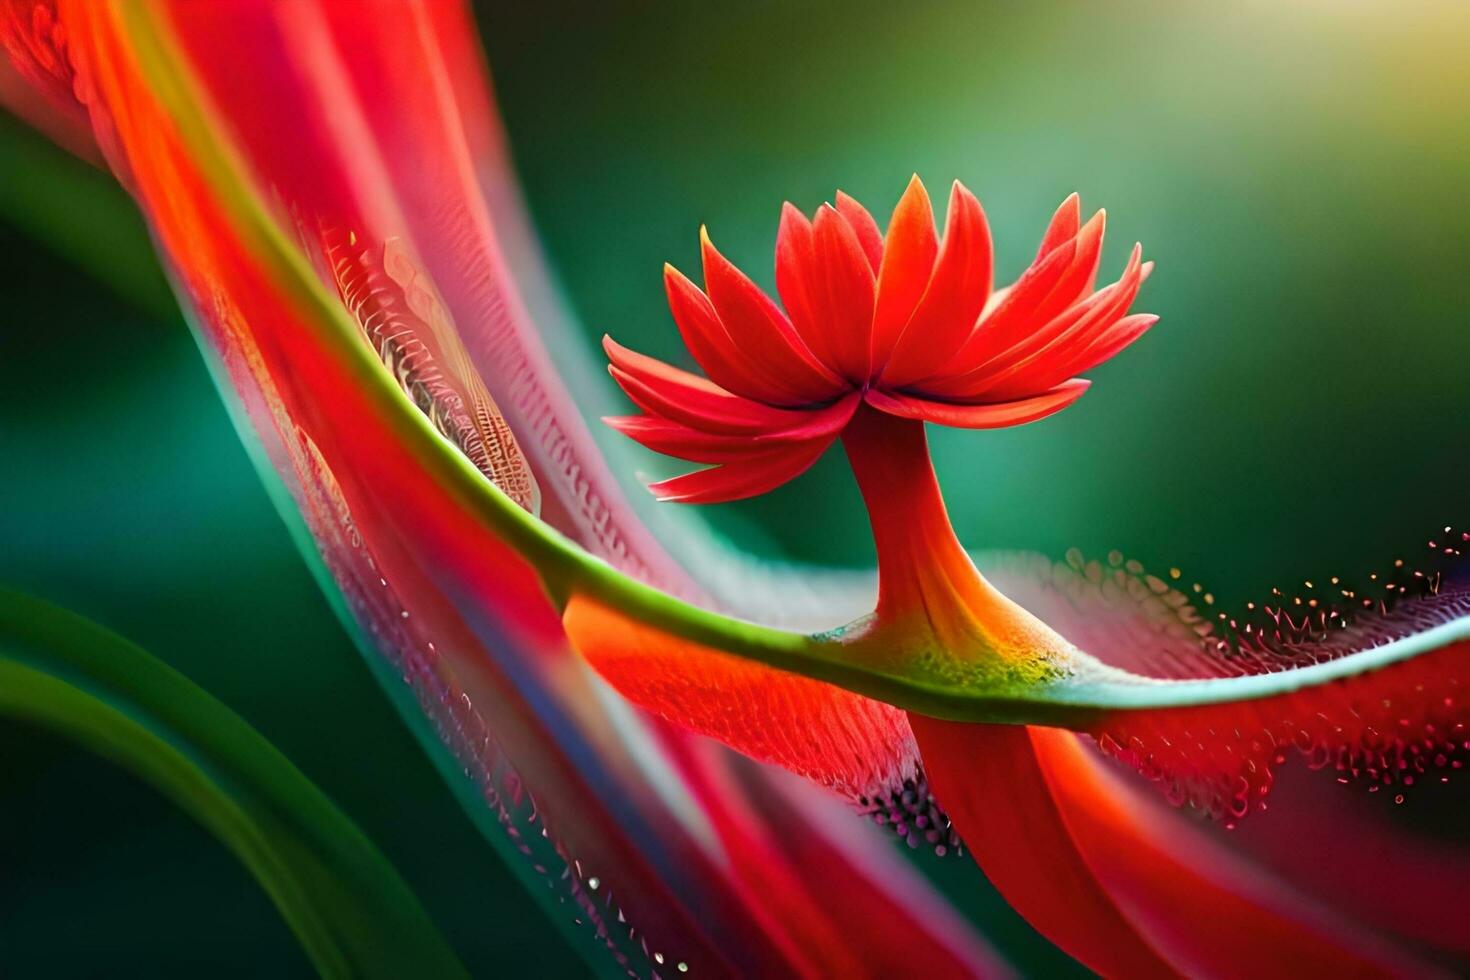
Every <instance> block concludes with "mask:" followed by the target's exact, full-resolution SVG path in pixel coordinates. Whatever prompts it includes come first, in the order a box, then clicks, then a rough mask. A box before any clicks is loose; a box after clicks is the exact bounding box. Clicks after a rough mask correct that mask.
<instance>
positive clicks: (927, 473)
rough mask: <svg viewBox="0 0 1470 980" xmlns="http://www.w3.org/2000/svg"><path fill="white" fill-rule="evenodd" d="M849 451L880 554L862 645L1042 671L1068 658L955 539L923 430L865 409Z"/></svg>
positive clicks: (848, 433)
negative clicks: (874, 600)
mask: <svg viewBox="0 0 1470 980" xmlns="http://www.w3.org/2000/svg"><path fill="white" fill-rule="evenodd" d="M842 445H843V448H844V449H845V450H846V451H847V458H848V461H849V463H850V464H851V466H852V471H853V475H854V476H855V477H856V478H857V484H858V489H859V490H860V491H861V492H862V495H863V501H864V503H866V504H867V507H868V518H869V521H870V522H871V523H872V527H873V542H874V544H875V545H876V547H877V550H878V605H877V608H876V609H875V610H874V614H873V618H872V620H871V621H870V622H869V623H868V625H867V626H866V628H865V629H863V630H862V635H863V637H865V638H866V639H867V640H868V641H870V642H874V643H875V644H876V646H878V647H879V648H886V649H887V650H888V651H891V652H894V653H899V652H903V653H909V654H918V653H926V654H928V655H931V656H934V657H937V658H939V659H942V660H951V661H966V662H970V663H990V664H992V665H1004V666H1005V667H1006V668H1007V669H1008V670H1009V669H1013V668H1016V667H1020V666H1022V665H1024V664H1028V663H1029V664H1031V665H1033V666H1035V667H1041V666H1042V664H1043V662H1045V661H1051V660H1053V655H1055V654H1057V653H1058V652H1060V651H1061V650H1063V649H1065V648H1066V644H1065V641H1062V640H1061V638H1060V637H1058V636H1057V635H1056V634H1055V633H1053V632H1052V631H1051V630H1050V629H1049V628H1047V627H1046V626H1045V625H1044V624H1043V623H1041V622H1040V621H1039V620H1037V619H1036V618H1035V617H1034V616H1032V615H1031V614H1030V613H1028V612H1026V611H1025V610H1024V609H1022V608H1021V607H1020V606H1018V605H1016V604H1015V603H1014V602H1011V600H1009V599H1007V598H1006V597H1005V596H1004V595H1002V594H1001V593H1000V592H999V591H997V590H996V589H995V588H994V587H993V586H992V585H991V584H990V583H989V582H987V581H986V580H985V578H984V576H982V575H981V574H980V572H979V570H978V569H976V568H975V564H974V562H972V561H971V560H970V556H969V554H968V553H967V552H966V551H965V549H964V547H963V546H962V545H961V544H960V542H959V539H958V538H957V537H956V536H955V532H954V526H953V525H952V524H951V523H950V520H949V512H948V511H947V510H946V509H945V506H944V497H943V495H942V494H941V493H940V490H939V481H938V479H937V478H936V476H935V474H934V465H933V463H932V462H931V461H930V459H929V444H928V440H927V439H926V437H925V434H924V423H923V422H920V421H917V420H913V419H904V418H897V417H895V416H892V415H888V414H885V413H883V412H879V411H877V410H876V409H873V408H871V407H869V406H867V405H864V406H862V407H861V408H859V409H858V411H857V414H856V415H854V416H853V419H852V421H851V422H850V423H849V424H848V427H847V429H846V430H845V431H844V432H843V435H842Z"/></svg>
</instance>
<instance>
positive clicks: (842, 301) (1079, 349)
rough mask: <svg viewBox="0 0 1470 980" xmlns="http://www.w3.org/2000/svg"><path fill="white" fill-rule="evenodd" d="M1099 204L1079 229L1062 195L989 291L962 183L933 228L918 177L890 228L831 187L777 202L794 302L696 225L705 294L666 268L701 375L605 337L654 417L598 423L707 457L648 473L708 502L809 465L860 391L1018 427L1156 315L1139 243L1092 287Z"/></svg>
mask: <svg viewBox="0 0 1470 980" xmlns="http://www.w3.org/2000/svg"><path fill="white" fill-rule="evenodd" d="M1103 225H1104V214H1103V212H1101V211H1099V212H1098V213H1097V214H1096V215H1094V216H1093V217H1092V218H1091V219H1090V220H1089V221H1088V222H1087V223H1086V224H1081V222H1080V213H1079V206H1078V199H1077V195H1075V194H1074V195H1072V196H1071V197H1069V198H1067V200H1066V201H1064V202H1062V206H1061V207H1060V208H1058V209H1057V213H1056V214H1055V215H1054V216H1053V217H1052V220H1051V224H1050V226H1049V227H1048V228H1047V230H1046V234H1045V235H1044V236H1043V238H1042V240H1041V248H1040V249H1039V250H1038V252H1037V254H1036V260H1035V261H1034V262H1032V264H1031V266H1030V268H1028V269H1027V270H1026V271H1025V272H1024V273H1023V274H1022V275H1021V277H1020V278H1019V279H1018V280H1016V282H1015V283H1013V284H1012V285H1011V286H1009V287H1006V288H1004V289H1000V290H994V291H992V289H991V286H992V248H991V240H990V229H989V226H988V225H987V223H986V220H985V212H984V211H982V210H981V208H980V202H979V201H977V200H976V199H975V196H974V195H973V194H971V193H970V192H969V191H968V190H967V189H966V188H965V187H964V186H963V185H962V184H960V183H959V182H958V181H956V182H955V184H954V187H953V189H952V191H951V193H950V199H949V215H948V217H947V218H946V220H945V233H944V238H943V240H940V239H939V237H938V236H937V235H936V234H935V230H934V217H933V213H932V210H931V208H930V205H929V195H928V194H927V193H926V192H925V190H924V185H923V183H921V182H920V180H919V178H918V177H917V176H916V177H914V178H913V179H912V180H911V181H910V182H909V186H908V189H907V190H906V191H905V192H904V195H903V197H902V199H900V200H899V202H898V207H896V208H895V209H894V212H893V218H892V219H891V220H890V221H889V224H888V233H887V235H886V236H885V235H882V234H880V232H879V230H878V225H877V222H875V221H874V220H873V217H872V215H870V214H869V213H868V212H867V210H866V209H864V208H863V206H862V205H861V204H859V203H858V202H857V201H855V200H853V199H852V198H850V197H848V196H847V195H846V194H843V193H841V192H840V191H839V192H838V194H837V206H836V207H833V206H832V205H830V204H824V205H822V207H821V208H819V209H818V210H817V216H816V219H815V220H812V221H808V220H807V219H806V217H805V216H804V215H802V214H801V212H800V211H798V210H797V209H796V208H795V207H794V206H792V205H791V204H787V205H786V206H785V208H784V210H783V211H782V214H781V228H780V231H779V233H778V234H777V238H776V287H777V290H778V291H779V292H780V294H781V300H782V302H783V303H784V304H785V306H786V312H784V313H783V312H782V310H781V309H780V308H779V307H778V306H777V305H776V304H775V302H773V301H772V300H771V299H770V298H769V297H768V296H766V294H765V293H764V292H762V291H761V289H760V288H759V287H758V286H756V285H755V283H753V282H751V280H750V279H749V278H748V277H746V276H745V275H744V274H743V273H742V272H741V271H740V270H739V269H737V268H736V267H735V266H734V265H732V264H731V263H730V262H729V261H728V260H727V259H726V258H725V257H724V256H723V255H721V254H720V253H719V252H718V251H717V250H716V249H715V247H714V245H713V244H711V242H710V240H709V235H708V234H707V233H705V232H703V231H701V234H700V241H701V247H702V251H703V255H704V279H705V291H701V290H700V289H699V287H697V286H695V285H694V283H692V282H690V281H689V279H688V278H686V277H685V276H684V275H683V274H681V273H680V272H679V271H678V270H676V269H674V268H673V267H672V266H665V267H664V283H665V286H666V287H667V289H668V294H669V306H670V308H671V309H672V310H673V314H674V320H675V322H676V323H677V324H678V326H679V332H680V333H681V334H682V335H683V337H684V342H685V344H687V345H688V347H689V350H690V352H691V353H692V354H693V355H694V359H695V360H696V361H698V362H699V365H700V367H702V368H703V369H704V371H705V374H706V375H708V379H707V380H706V379H705V378H700V377H698V376H696V375H693V374H690V373H688V372H685V371H680V370H678V369H677V368H673V367H670V366H669V365H667V364H663V363H661V362H659V361H655V360H653V359H651V358H648V357H645V356H643V355H641V354H637V353H635V352H633V351H630V350H628V349H626V348H624V347H622V346H620V345H619V344H617V343H616V342H615V341H613V340H612V339H611V338H607V339H606V340H605V341H604V346H605V347H606V349H607V353H608V357H609V358H610V359H611V361H612V365H611V368H610V370H611V372H612V375H613V377H614V378H615V379H616V380H617V382H618V384H619V385H621V386H622V388H623V390H624V391H625V392H627V394H628V397H629V398H631V399H632V400H633V402H634V403H635V404H637V405H638V407H639V408H641V409H643V411H645V412H646V413H648V414H647V415H643V416H631V417H622V418H611V419H608V420H607V421H608V423H609V424H610V425H612V426H613V427H614V428H616V429H618V430H619V431H621V432H623V433H625V434H626V435H628V436H630V437H631V438H633V439H635V440H637V441H638V442H640V443H642V444H643V445H644V446H647V447H648V448H650V449H652V450H654V451H656V452H660V453H664V454H667V455H670V456H677V457H679V458H681V459H687V460H689V461H691V462H695V463H714V464H718V465H716V466H714V467H713V468H711V469H707V470H703V471H701V472H697V473H691V474H687V475H685V476H681V477H677V478H675V479H672V480H665V481H663V482H662V483H657V484H654V485H653V486H652V487H651V488H650V489H652V490H653V492H654V493H655V494H657V495H658V496H659V497H660V498H661V499H663V500H675V501H680V502H683V503H715V502H719V501H726V500H737V499H740V498H742V497H750V496H754V495H756V494H760V493H764V492H766V491H768V490H771V489H773V488H775V487H777V486H779V485H781V484H782V483H785V482H786V481H787V480H790V479H792V478H793V477H796V476H798V475H800V474H801V473H802V472H804V471H805V470H806V469H807V468H808V467H809V466H811V465H812V463H814V462H815V461H816V459H817V457H818V456H820V455H821V454H822V452H823V450H825V449H826V448H827V447H828V446H829V445H831V443H832V441H833V440H834V439H836V438H837V437H838V435H840V434H841V433H842V431H843V429H844V428H845V427H846V426H847V424H848V422H849V421H850V420H851V419H852V417H853V414H854V412H856V411H857V409H858V406H859V405H861V404H863V403H866V404H868V405H870V406H872V407H873V408H875V409H878V410H879V411H882V412H886V413H888V414H890V415H895V416H899V417H902V418H908V419H919V420H923V421H927V422H936V423H939V424H941V425H950V426H959V427H962V428H970V429H992V428H1001V427H1003V426H1010V425H1020V424H1022V423H1025V422H1033V421H1035V420H1037V419H1040V418H1045V417H1046V416H1048V415H1051V414H1053V413H1054V412H1059V411H1061V410H1062V409H1063V408H1066V407H1067V406H1068V405H1070V404H1072V403H1073V402H1074V401H1076V400H1077V399H1078V398H1080V397H1081V396H1082V393H1083V392H1084V391H1086V390H1087V386H1088V384H1089V382H1087V381H1086V380H1084V379H1082V378H1078V377H1076V375H1077V374H1080V373H1081V372H1083V371H1086V370H1088V369H1089V368H1092V367H1095V366H1096V365H1098V364H1100V363H1102V362H1103V361H1105V360H1107V359H1108V358H1110V357H1112V356H1113V355H1114V354H1116V353H1118V352H1119V351H1120V350H1122V349H1123V348H1124V347H1126V346H1128V345H1129V344H1131V343H1132V342H1133V341H1134V340H1137V339H1138V337H1139V336H1141V335H1142V334H1143V332H1144V331H1146V330H1147V329H1148V328H1149V327H1151V326H1152V325H1153V324H1154V323H1155V321H1157V319H1158V318H1157V317H1155V316H1151V315H1148V314H1135V315H1133V316H1128V315H1127V312H1128V307H1129V306H1130V305H1131V304H1132V303H1133V299H1134V297H1135V296H1136V295H1137V294H1138V287H1139V285H1140V284H1141V283H1142V282H1143V280H1144V279H1145V278H1147V276H1148V273H1149V271H1150V269H1151V267H1152V263H1145V262H1142V261H1141V258H1140V247H1139V246H1137V245H1135V246H1134V248H1133V253H1132V255H1131V256H1130V257H1129V260H1128V264H1127V267H1126V268H1125V269H1124V271H1123V274H1122V276H1121V277H1120V278H1119V279H1118V281H1117V282H1114V283H1112V284H1110V285H1108V286H1105V287H1104V288H1102V289H1100V290H1097V291H1094V290H1093V287H1094V284H1095V282H1096V278H1097V270H1098V263H1099V260H1100V259H1101V255H1102V240H1103Z"/></svg>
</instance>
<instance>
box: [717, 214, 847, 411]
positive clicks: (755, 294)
mask: <svg viewBox="0 0 1470 980" xmlns="http://www.w3.org/2000/svg"><path fill="white" fill-rule="evenodd" d="M700 244H701V249H702V252H703V256H704V281H705V287H706V288H707V289H708V290H709V301H710V303H712V304H713V306H714V309H715V310H716V311H717V312H718V314H719V318H720V320H721V321H722V322H723V323H724V325H725V329H726V330H727V331H728V334H729V338H730V346H731V348H732V351H731V356H732V357H735V358H738V359H740V360H742V361H743V362H744V363H746V364H748V365H750V366H751V370H756V371H763V372H764V373H765V374H767V375H768V376H769V378H770V382H771V383H770V389H771V390H772V391H773V392H774V394H773V395H771V396H768V397H767V399H766V400H769V401H771V402H772V403H774V404H791V405H800V404H810V403H812V402H821V401H827V400H829V399H831V398H833V397H834V396H835V395H837V394H839V393H841V392H842V391H844V390H846V389H847V387H848V386H847V385H846V383H845V382H843V380H842V379H841V378H839V377H837V375H835V374H833V373H832V372H831V371H830V370H828V369H827V368H826V367H825V366H824V365H823V364H822V362H820V361H819V360H817V358H816V356H815V355H814V354H813V353H812V352H811V350H809V349H808V348H807V345H806V343H805V342H804V341H803V340H802V339H801V337H799V336H798V335H797V333H796V329H795V328H794V327H793V326H792V325H791V321H790V320H788V319H787V318H786V314H784V313H782V312H781V309H780V307H778V306H777V305H776V304H775V303H774V302H773V301H772V300H771V298H770V297H769V296H767V295H766V294H765V292H764V291H762V290H761V288H760V287H759V286H757V285H756V284H755V283H753V282H751V281H750V279H749V277H747V276H746V275H745V274H744V273H743V272H741V271H740V270H739V269H737V268H736V267H735V266H734V265H733V264H732V263H731V262H730V261H729V260H727V259H726V258H725V257H724V256H723V255H721V254H720V253H719V252H718V251H717V250H716V249H715V247H714V245H713V244H711V243H710V240H709V236H708V235H707V234H705V233H704V231H703V230H702V229H701V231H700ZM711 377H713V375H711Z"/></svg>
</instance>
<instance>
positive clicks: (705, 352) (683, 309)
mask: <svg viewBox="0 0 1470 980" xmlns="http://www.w3.org/2000/svg"><path fill="white" fill-rule="evenodd" d="M705 241H706V242H707V241H708V238H706V239H705ZM710 247H711V248H713V246H710ZM664 291H665V292H666V293H667V294H668V298H669V311H670V312H671V313H672V314H673V316H674V323H676V324H677V325H678V327H679V335H680V336H681V337H683V338H684V346H685V347H687V348H689V353H691V354H692V355H694V360H695V361H697V362H698V363H699V366H700V367H701V368H703V369H704V373H705V374H706V375H708V376H709V379H710V380H711V381H713V382H714V383H715V384H717V385H719V386H720V387H721V388H724V389H726V390H727V391H729V392H731V393H732V394H736V395H740V396H741V397H743V398H749V399H752V400H755V401H763V402H780V401H782V400H783V399H785V398H788V397H789V392H787V391H785V390H784V389H783V388H781V387H780V386H778V385H775V384H772V383H770V382H769V380H768V378H769V372H767V371H762V370H761V369H760V366H759V365H758V362H756V361H754V360H753V359H751V358H747V357H742V356H741V355H740V354H739V353H738V352H737V350H736V347H735V342H734V341H733V340H731V338H730V334H729V333H728V332H727V331H726V329H725V324H724V323H723V322H721V320H720V316H719V314H718V313H716V312H715V308H714V306H713V305H712V304H711V303H710V301H709V299H708V297H706V296H705V295H704V293H703V292H702V291H701V290H700V289H699V287H698V286H696V285H694V283H692V282H690V281H689V280H688V278H686V277H685V276H684V274H683V273H681V272H680V271H679V270H678V269H675V268H674V267H673V266H672V265H665V266H664Z"/></svg>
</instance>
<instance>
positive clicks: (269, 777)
mask: <svg viewBox="0 0 1470 980" xmlns="http://www.w3.org/2000/svg"><path fill="white" fill-rule="evenodd" d="M0 715H3V716H5V717H8V718H12V719H15V720H17V721H21V722H25V723H29V724H33V725H37V726H40V727H43V728H46V729H48V730H50V731H53V732H56V733H57V734H59V735H62V736H64V737H66V738H69V739H71V740H73V741H75V742H77V743H78V744H80V745H83V746H85V747H86V748H88V749H91V750H92V751H95V752H97V753H98V754H100V755H102V756H105V757H107V758H109V759H111V760H113V761H114V762H117V763H118V764H120V765H123V766H125V767H126V768H128V769H130V770H131V771H132V772H133V773H135V774H136V775H137V776H139V777H140V778H142V779H143V780H145V781H147V782H148V783H150V784H152V785H153V786H154V787H155V788H156V789H158V790H159V791H160V792H161V793H163V794H164V795H165V796H167V797H169V798H170V799H171V800H173V802H175V803H176V804H178V805H179V806H180V807H181V808H183V809H184V810H186V811H187V812H188V813H189V814H190V815H191V816H193V817H194V819H196V820H198V821H199V823H201V824H202V825H203V826H204V827H205V828H206V829H208V830H209V831H210V832H211V833H213V834H214V835H215V836H216V837H217V838H219V840H220V842H221V843H223V844H224V845H225V846H226V847H228V848H229V849H230V850H231V851H232V852H234V854H235V856H236V857H238V858H239V859H240V860H241V862H242V863H244V865H245V866H246V868H248V869H249V871H250V873H251V874H252V875H254V876H255V879H256V880H257V881H258V882H260V885H261V887H263V888H264V889H265V890H266V892H267V893H268V894H269V895H270V897H271V900H272V901H273V902H274V903H275V905H276V907H277V908H278V909H279V910H280V912H281V915H282V916H283V917H284V918H285V920H286V923H287V925H289V926H290V928H291V930H292V931H293V932H294V933H295V934H296V937H297V939H298V940H299V941H300V942H301V944H302V947H303V948H304V949H305V951H306V953H307V955H308V956H309V957H310V958H311V960H312V962H313V963H314V964H315V965H316V967H317V969H318V970H319V971H320V972H321V974H322V975H323V976H330V977H348V976H353V977H363V976H365V977H403V976H421V977H462V976H466V975H467V974H466V973H465V971H464V968H463V967H462V966H461V965H460V963H459V961H458V960H457V959H456V957H455V955H454V953H453V952H452V951H451V950H450V948H449V946H448V944H447V943H446V942H445V941H444V939H443V937H442V936H441V935H440V934H439V932H438V930H437V929H436V928H435V927H434V924H433V923H432V922H431V921H430V920H429V917H428V915H427V913H425V912H424V910H423V907H422V906H421V905H420V904H419V902H418V899H417V898H415V897H414V895H413V893H412V892H411V891H410V890H409V888H408V885H407V884H406V883H405V882H404V881H403V879H402V878H400V877H399V876H398V873H397V872H396V871H394V870H393V868H392V866H391V865H390V864H389V863H388V861H387V859H386V858H384V857H383V855H382V854H381V853H380V852H379V851H378V850H377V848H376V847H374V845H373V844H372V842H371V841H370V840H368V838H367V837H366V836H365V835H364V834H363V832H362V831H361V830H360V829H358V827H357V826H356V825H355V824H354V823H353V822H352V821H351V820H350V819H349V818H348V817H347V816H346V815H345V814H343V813H342V812H341V811H340V810H338V809H337V807H336V806H335V805H334V804H333V803H332V802H331V800H329V799H328V798H327V796H326V795H325V794H324V793H322V792H321V790H319V789H317V788H316V786H315V785H313V784H312V783H311V781H310V780H308V779H307V778H306V777H305V776H304V775H302V773H301V772H300V770H298V769H297V768H296V767H295V766H293V765H292V764H291V762H290V761H289V760H288V759H286V757H285V756H283V755H281V754H280V752H278V751H276V749H275V748H273V747H272V746H271V745H270V743H269V742H267V741H266V740H265V739H264V738H263V737H262V736H261V735H260V734H259V733H258V732H256V731H255V730H254V729H253V728H251V727H250V726H249V725H248V724H247V723H246V722H245V721H244V720H243V719H242V718H240V717H239V716H238V715H236V714H235V713H234V712H232V711H230V709H229V708H227V707H225V706H224V705H223V704H221V703H220V702H219V701H216V700H215V699H214V698H212V697H211V696H210V695H209V694H207V693H205V692H204V691H203V690H201V689H200V688H199V687H197V686H195V685H194V684H193V683H192V682H190V681H189V680H188V679H187V678H185V677H184V676H183V675H181V674H179V673H177V672H176V671H174V670H173V669H171V668H169V667H168V666H166V665H165V664H163V663H161V662H160V661H158V660H156V659H155V658H153V657H152V656H150V655H149V654H147V653H145V652H144V651H143V650H140V649H139V648H137V647H135V646H133V645H132V644H130V643H128V642H126V641H125V640H123V639H121V638H119V637H117V636H115V635H113V634H112V633H109V632H108V631H106V630H104V629H102V628H101V627H99V626H97V625H95V624H94V623H91V622H89V621H87V620H85V619H82V618H81V617H79V616H76V615H74V614H72V613H69V612H66V611H65V610H62V609H59V608H57V607H55V606H52V605H49V604H47V603H44V602H41V601H39V600H36V599H31V598H27V597H25V596H21V595H16V594H14V593H9V592H4V591H0Z"/></svg>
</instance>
